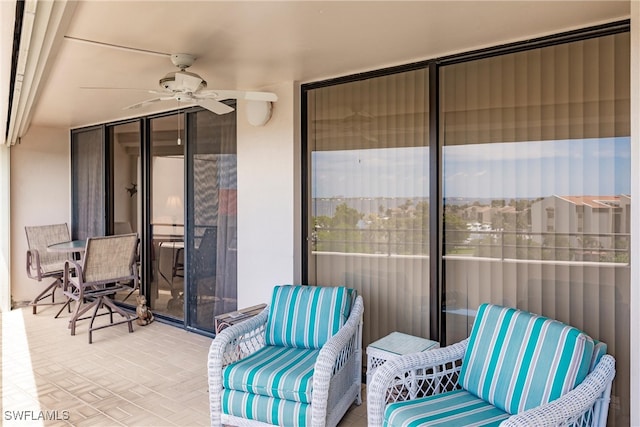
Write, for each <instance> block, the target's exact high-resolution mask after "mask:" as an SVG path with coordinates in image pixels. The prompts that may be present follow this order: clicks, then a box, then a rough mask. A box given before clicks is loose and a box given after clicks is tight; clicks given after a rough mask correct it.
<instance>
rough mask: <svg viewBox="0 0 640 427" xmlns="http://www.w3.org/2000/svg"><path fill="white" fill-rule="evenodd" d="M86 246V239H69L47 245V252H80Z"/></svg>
mask: <svg viewBox="0 0 640 427" xmlns="http://www.w3.org/2000/svg"><path fill="white" fill-rule="evenodd" d="M86 246H87V241H86V240H84V239H82V240H70V241H68V242H60V243H54V244H53V245H49V246H47V250H48V251H49V252H73V253H82V252H84V250H85V248H86Z"/></svg>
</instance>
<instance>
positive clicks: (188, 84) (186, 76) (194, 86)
mask: <svg viewBox="0 0 640 427" xmlns="http://www.w3.org/2000/svg"><path fill="white" fill-rule="evenodd" d="M201 84H202V79H201V78H200V77H197V76H194V75H193V74H191V73H188V72H185V71H176V73H175V85H176V89H178V90H185V91H188V92H195V91H196V90H198V88H199V87H200V85H201Z"/></svg>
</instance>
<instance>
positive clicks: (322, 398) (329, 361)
mask: <svg viewBox="0 0 640 427" xmlns="http://www.w3.org/2000/svg"><path fill="white" fill-rule="evenodd" d="M269 308H270V307H267V308H265V309H264V311H263V312H262V313H260V314H259V315H257V316H255V317H253V318H251V319H248V320H246V321H244V322H241V323H238V324H235V325H233V326H230V327H228V328H226V329H224V330H223V331H222V332H220V333H219V334H218V335H217V336H216V338H215V339H214V340H213V342H212V343H211V347H210V349H209V357H208V371H209V403H210V412H211V425H212V426H221V425H222V424H223V423H225V424H230V425H236V426H245V425H250V426H266V425H268V424H265V423H262V422H257V421H254V420H246V419H240V418H237V417H231V416H228V415H226V414H223V413H222V401H221V398H222V369H223V368H224V367H225V366H226V365H228V364H230V363H233V362H235V361H237V360H240V359H242V358H245V357H247V356H248V355H250V354H253V353H254V352H256V351H257V350H259V349H260V348H262V347H264V346H265V339H264V334H265V328H266V323H267V318H268V313H269ZM363 311H364V302H363V300H362V297H361V296H358V297H357V298H356V300H355V303H354V304H353V308H352V310H351V312H350V314H349V318H348V320H347V322H346V323H345V325H344V326H343V327H342V328H341V329H340V330H339V331H338V333H337V334H335V335H334V336H332V337H331V338H330V339H329V340H328V341H327V342H326V343H325V345H324V346H323V347H322V349H321V351H320V354H319V355H318V359H317V360H316V363H315V367H314V375H313V398H312V402H311V410H312V425H313V426H314V427H316V426H318V427H322V426H335V425H337V424H338V422H339V421H340V419H341V418H342V417H343V416H344V414H345V412H346V411H347V409H348V408H349V407H350V405H351V404H352V403H354V402H355V403H356V404H361V403H362V398H361V395H360V390H361V386H360V383H361V378H360V375H361V374H360V371H361V366H362V313H363Z"/></svg>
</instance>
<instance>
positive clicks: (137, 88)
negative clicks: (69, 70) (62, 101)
mask: <svg viewBox="0 0 640 427" xmlns="http://www.w3.org/2000/svg"><path fill="white" fill-rule="evenodd" d="M78 89H83V90H131V91H136V92H146V93H158V92H155V91H153V90H149V89H141V88H139V87H114V86H80V87H79V88H78Z"/></svg>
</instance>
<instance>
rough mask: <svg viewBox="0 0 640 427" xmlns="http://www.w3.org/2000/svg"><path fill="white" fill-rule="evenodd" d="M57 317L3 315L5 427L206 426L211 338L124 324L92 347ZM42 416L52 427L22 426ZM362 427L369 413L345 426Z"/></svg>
mask: <svg viewBox="0 0 640 427" xmlns="http://www.w3.org/2000/svg"><path fill="white" fill-rule="evenodd" d="M56 312H57V309H56V308H55V307H42V308H39V309H38V314H37V315H35V316H34V315H32V314H31V308H30V307H27V308H22V309H17V310H12V311H11V312H8V313H2V321H1V323H2V377H1V378H2V392H1V393H2V408H1V409H2V410H1V412H0V417H1V421H0V424H1V425H3V426H20V427H26V426H38V425H44V426H69V425H71V426H154V427H162V426H208V425H209V400H208V399H209V396H208V390H207V352H208V350H209V344H210V343H211V338H208V337H204V336H201V335H197V334H194V333H191V332H187V331H185V330H183V329H180V328H177V327H174V326H170V325H167V324H163V323H161V322H158V321H156V322H153V323H152V324H150V325H148V326H138V325H137V324H135V323H134V332H133V333H132V334H129V333H128V331H127V327H126V325H124V324H123V325H118V326H114V327H111V328H107V329H103V330H98V331H95V332H94V334H93V344H91V345H90V344H89V343H88V337H87V324H88V321H86V320H85V321H82V322H79V323H78V326H77V330H76V336H73V337H72V336H71V335H70V333H69V330H68V329H67V319H68V315H62V316H61V317H60V318H58V319H55V318H54V317H53V316H54V314H55V313H56ZM118 317H119V316H116V318H118ZM101 319H104V321H106V319H107V317H106V316H105V317H102V318H101ZM43 416H45V417H48V418H54V420H41V421H25V417H28V418H38V417H43ZM18 417H22V418H23V420H22V421H20V420H17V419H16V418H18ZM56 418H57V419H56ZM357 426H366V407H365V405H362V406H360V407H356V406H353V407H352V408H351V410H350V411H349V412H348V413H347V414H346V415H345V417H344V418H343V420H342V422H341V423H340V427H357Z"/></svg>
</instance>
